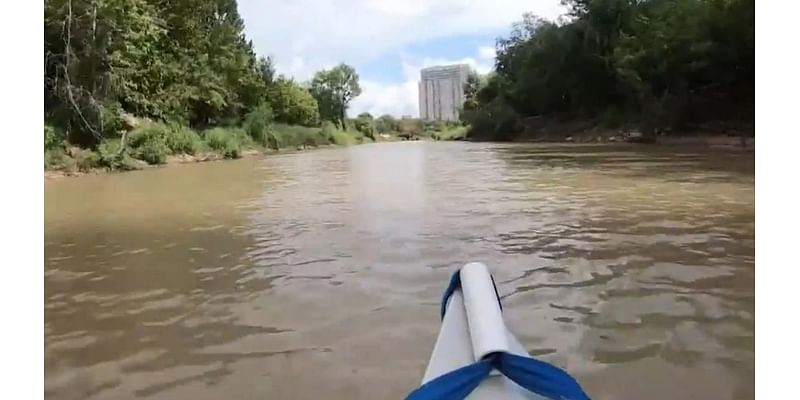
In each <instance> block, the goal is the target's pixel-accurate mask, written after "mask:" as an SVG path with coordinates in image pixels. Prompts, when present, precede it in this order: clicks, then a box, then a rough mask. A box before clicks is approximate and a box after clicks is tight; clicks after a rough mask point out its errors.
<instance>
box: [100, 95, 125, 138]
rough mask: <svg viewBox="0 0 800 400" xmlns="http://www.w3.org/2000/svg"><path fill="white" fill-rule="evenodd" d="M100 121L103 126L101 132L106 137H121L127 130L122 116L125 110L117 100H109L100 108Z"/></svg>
mask: <svg viewBox="0 0 800 400" xmlns="http://www.w3.org/2000/svg"><path fill="white" fill-rule="evenodd" d="M99 112H100V121H101V125H100V127H101V128H102V130H101V132H100V133H101V134H102V135H103V136H104V137H119V136H120V134H121V133H122V132H124V130H125V121H124V119H123V118H122V114H123V113H124V110H123V109H122V106H121V105H120V104H119V103H117V102H109V103H106V104H104V105H102V106H101V107H100V108H99Z"/></svg>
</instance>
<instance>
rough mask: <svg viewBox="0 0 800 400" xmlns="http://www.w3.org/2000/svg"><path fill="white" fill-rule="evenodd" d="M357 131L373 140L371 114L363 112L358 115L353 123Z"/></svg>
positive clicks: (373, 129) (373, 132) (373, 126)
mask: <svg viewBox="0 0 800 400" xmlns="http://www.w3.org/2000/svg"><path fill="white" fill-rule="evenodd" d="M353 124H354V125H355V128H356V130H357V131H359V132H361V133H363V134H364V136H366V137H368V138H370V139H372V140H375V121H374V120H373V119H372V114H370V113H367V112H364V113H361V114H358V117H357V118H356V119H355V121H353Z"/></svg>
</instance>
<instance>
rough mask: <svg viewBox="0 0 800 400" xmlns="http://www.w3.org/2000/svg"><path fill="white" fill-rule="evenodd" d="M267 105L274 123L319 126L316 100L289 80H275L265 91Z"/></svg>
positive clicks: (281, 78) (282, 78) (280, 78)
mask: <svg viewBox="0 0 800 400" xmlns="http://www.w3.org/2000/svg"><path fill="white" fill-rule="evenodd" d="M267 103H269V105H270V106H271V107H272V114H273V116H274V119H275V121H277V122H283V123H287V124H292V125H304V126H317V125H319V110H318V106H317V100H315V99H314V97H313V96H311V93H310V92H309V91H308V90H306V89H305V88H302V87H300V85H298V84H297V83H295V82H294V81H293V80H291V79H286V78H284V77H279V78H277V79H276V80H275V81H274V82H273V83H272V84H270V85H269V88H268V89H267Z"/></svg>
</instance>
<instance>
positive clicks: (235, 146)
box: [203, 128, 254, 158]
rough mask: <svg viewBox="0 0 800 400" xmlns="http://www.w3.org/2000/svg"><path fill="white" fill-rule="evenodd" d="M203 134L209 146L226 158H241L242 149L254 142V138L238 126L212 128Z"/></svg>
mask: <svg viewBox="0 0 800 400" xmlns="http://www.w3.org/2000/svg"><path fill="white" fill-rule="evenodd" d="M203 136H204V137H205V141H206V144H207V145H208V147H209V148H210V149H211V150H214V151H216V152H218V153H219V154H221V155H222V156H223V157H225V158H240V157H241V156H242V149H243V148H249V147H252V146H253V144H254V143H253V139H252V138H251V137H250V136H248V135H247V134H246V133H245V131H244V130H243V129H238V128H211V129H209V130H206V131H205V132H203Z"/></svg>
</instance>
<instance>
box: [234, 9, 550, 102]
mask: <svg viewBox="0 0 800 400" xmlns="http://www.w3.org/2000/svg"><path fill="white" fill-rule="evenodd" d="M565 11H566V10H565V9H564V7H563V6H561V4H560V1H559V0H527V1H526V0H239V13H240V14H241V16H242V18H243V19H244V22H245V33H246V34H247V37H248V38H250V39H251V40H252V41H253V45H254V47H255V50H256V53H257V54H258V55H260V56H272V57H273V59H274V60H275V64H276V69H277V71H278V73H281V74H284V75H287V76H291V77H294V78H295V79H296V80H298V81H306V80H309V79H310V78H311V77H312V76H313V74H314V72H316V71H318V70H320V69H323V68H330V67H332V66H334V65H336V64H339V63H341V62H344V63H347V64H350V65H352V66H353V67H355V69H356V71H357V72H358V74H359V77H360V84H361V89H362V93H361V95H360V96H358V97H357V98H355V99H354V100H353V101H352V103H351V105H350V110H349V112H348V114H350V115H357V114H359V113H361V112H364V111H366V112H369V113H371V114H372V115H375V116H378V115H382V114H391V115H394V116H397V117H399V116H402V115H411V116H415V117H416V116H418V114H419V112H418V106H417V101H418V96H417V82H418V81H419V71H420V69H422V68H425V67H429V66H433V65H446V64H458V63H464V64H469V65H471V66H472V67H473V68H474V69H475V70H477V71H478V72H481V73H486V72H488V71H490V70H491V69H492V67H493V65H494V44H495V39H496V38H497V37H500V36H506V35H507V34H508V32H509V31H510V27H511V24H512V23H514V22H516V21H518V20H520V19H521V18H522V14H523V13H525V12H531V13H533V14H535V15H537V16H539V17H542V18H546V19H551V20H554V19H556V18H557V17H558V16H559V15H562V14H564V12H565Z"/></svg>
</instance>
